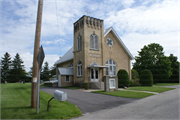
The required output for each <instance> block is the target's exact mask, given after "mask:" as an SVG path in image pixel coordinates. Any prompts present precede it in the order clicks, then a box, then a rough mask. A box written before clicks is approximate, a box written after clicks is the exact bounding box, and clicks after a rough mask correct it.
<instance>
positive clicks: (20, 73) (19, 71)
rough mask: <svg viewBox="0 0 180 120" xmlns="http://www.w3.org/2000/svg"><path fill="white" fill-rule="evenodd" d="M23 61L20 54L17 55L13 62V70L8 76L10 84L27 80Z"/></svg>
mask: <svg viewBox="0 0 180 120" xmlns="http://www.w3.org/2000/svg"><path fill="white" fill-rule="evenodd" d="M22 64H23V61H22V59H21V58H20V56H19V54H18V53H17V54H16V56H15V58H14V59H13V61H12V64H11V66H12V69H11V70H10V71H9V74H8V77H7V78H8V81H9V82H18V81H19V80H23V79H26V75H27V73H26V71H25V70H24V65H22Z"/></svg>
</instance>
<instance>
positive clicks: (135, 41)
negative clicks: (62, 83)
mask: <svg viewBox="0 0 180 120" xmlns="http://www.w3.org/2000/svg"><path fill="white" fill-rule="evenodd" d="M37 6H38V0H0V21H1V22H0V47H1V48H0V57H3V56H4V54H5V52H8V53H9V54H10V55H11V57H12V58H14V56H15V55H16V53H19V54H20V57H21V58H22V59H23V61H24V65H25V67H26V71H29V68H30V67H31V66H32V62H33V50H34V39H35V27H36V19H37ZM56 8H57V12H56ZM87 9H89V11H90V12H91V14H90V16H91V17H95V18H99V19H102V20H104V28H105V29H106V28H108V27H111V26H112V27H113V28H114V29H115V31H116V32H117V34H118V35H119V37H120V38H121V39H122V41H123V42H124V44H125V45H126V46H127V48H128V49H129V51H130V52H131V53H132V55H133V56H134V57H135V56H137V55H138V52H137V51H140V49H141V48H143V46H144V45H148V44H150V43H158V44H160V45H162V46H163V47H164V52H165V55H166V56H169V54H171V53H172V54H174V55H175V56H177V57H178V60H179V57H180V56H179V55H180V53H179V47H180V43H179V41H180V39H179V32H180V30H179V16H180V12H179V11H180V1H179V0H44V5H43V17H42V31H41V45H42V46H43V48H44V51H45V60H44V61H47V62H48V63H49V65H50V67H52V66H53V64H54V63H55V62H56V61H57V60H58V59H59V56H62V55H64V54H65V53H66V52H67V51H68V50H69V49H70V48H71V47H72V46H73V23H74V22H75V21H77V20H78V19H79V18H80V17H82V16H83V15H86V12H85V11H87ZM57 19H58V22H57ZM58 29H59V32H58ZM132 62H134V61H132Z"/></svg>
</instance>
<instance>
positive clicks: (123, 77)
mask: <svg viewBox="0 0 180 120" xmlns="http://www.w3.org/2000/svg"><path fill="white" fill-rule="evenodd" d="M117 76H118V87H119V88H120V87H124V86H126V87H129V83H130V80H129V75H128V73H127V71H126V70H124V69H120V70H119V71H118V73H117Z"/></svg>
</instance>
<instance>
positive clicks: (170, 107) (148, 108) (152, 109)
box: [76, 86, 180, 120]
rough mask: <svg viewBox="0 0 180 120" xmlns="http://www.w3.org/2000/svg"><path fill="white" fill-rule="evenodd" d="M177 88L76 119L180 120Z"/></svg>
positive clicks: (179, 92) (178, 90)
mask: <svg viewBox="0 0 180 120" xmlns="http://www.w3.org/2000/svg"><path fill="white" fill-rule="evenodd" d="M176 88H177V89H175V90H170V91H167V92H163V93H161V94H157V95H153V96H150V97H147V98H144V99H140V100H137V101H135V102H132V103H129V104H124V105H121V106H118V107H116V108H111V109H106V110H101V111H98V112H93V113H89V114H86V115H85V116H82V117H79V118H76V119H78V120H79V119H83V120H92V119H102V120H104V119H108V120H110V119H118V120H127V119H128V120H134V119H136V120H142V119H143V120H148V119H151V120H160V119H161V120H164V119H166V120H179V119H180V116H179V115H180V110H179V108H180V100H179V96H180V88H179V87H178V86H176Z"/></svg>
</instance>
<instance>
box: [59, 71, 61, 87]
mask: <svg viewBox="0 0 180 120" xmlns="http://www.w3.org/2000/svg"><path fill="white" fill-rule="evenodd" d="M58 87H61V75H60V74H59V75H58Z"/></svg>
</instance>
